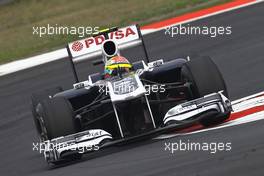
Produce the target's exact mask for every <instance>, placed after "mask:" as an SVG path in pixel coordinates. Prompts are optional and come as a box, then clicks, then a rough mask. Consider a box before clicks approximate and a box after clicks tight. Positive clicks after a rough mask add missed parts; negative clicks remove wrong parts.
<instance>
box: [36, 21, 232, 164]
mask: <svg viewBox="0 0 264 176" xmlns="http://www.w3.org/2000/svg"><path fill="white" fill-rule="evenodd" d="M138 45H140V46H142V48H143V51H144V53H145V56H146V59H145V60H144V61H143V60H141V61H137V62H135V63H132V64H130V63H129V62H125V63H123V61H120V60H118V59H116V60H115V61H116V62H115V64H112V65H111V63H112V61H113V58H120V57H119V56H121V55H120V50H121V49H123V48H127V47H131V46H138ZM67 51H68V54H69V61H70V62H71V66H72V69H73V74H74V77H75V80H76V82H75V83H74V84H73V88H72V89H70V90H66V91H63V90H62V88H60V87H55V88H50V89H48V90H44V91H40V92H37V93H34V94H33V95H32V112H33V116H34V122H35V125H36V128H37V132H38V134H39V137H40V140H41V142H42V143H43V144H44V145H45V151H44V156H45V159H46V161H47V162H48V163H55V164H56V163H58V161H62V160H65V159H69V158H70V159H72V158H75V157H76V156H78V157H79V156H81V155H82V154H83V153H87V152H93V151H97V150H99V151H100V150H103V149H104V148H106V147H108V146H113V145H116V144H120V143H126V142H128V141H131V140H133V139H142V138H144V139H145V138H146V137H147V138H150V137H153V136H155V135H159V134H163V133H168V132H171V131H176V130H177V129H182V128H185V127H188V126H190V125H193V124H194V123H200V124H202V125H203V126H205V127H208V126H212V125H217V124H219V123H222V122H224V121H225V120H226V119H228V118H229V116H230V113H231V111H232V107H231V103H230V101H229V99H228V92H227V89H226V85H225V82H224V80H223V78H222V75H221V73H220V72H219V70H218V68H217V66H216V65H215V64H214V62H213V61H212V59H211V58H210V57H207V56H204V57H196V58H177V59H174V60H171V61H168V62H164V61H163V60H162V59H161V60H156V61H152V62H150V61H149V60H148V59H149V57H148V53H147V50H146V47H145V44H144V40H143V37H142V35H141V31H140V29H139V26H138V25H132V26H128V27H125V28H110V29H106V30H103V31H100V32H98V33H97V34H94V35H93V36H92V37H90V38H86V39H83V40H79V41H75V42H73V43H70V44H68V45H67ZM96 55H101V56H102V59H101V60H99V61H95V62H94V64H101V63H102V64H105V67H109V68H112V70H111V71H112V74H111V75H110V76H106V75H107V73H106V72H104V73H95V74H92V75H89V76H88V80H85V81H79V79H78V75H77V72H76V69H75V64H74V63H76V62H81V61H82V60H85V59H89V58H92V57H93V56H96ZM109 62H111V63H110V64H109ZM123 66H126V67H123Z"/></svg>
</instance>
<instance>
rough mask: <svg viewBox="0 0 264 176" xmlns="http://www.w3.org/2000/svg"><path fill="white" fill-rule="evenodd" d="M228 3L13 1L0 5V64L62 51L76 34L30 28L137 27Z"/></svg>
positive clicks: (177, 0)
mask: <svg viewBox="0 0 264 176" xmlns="http://www.w3.org/2000/svg"><path fill="white" fill-rule="evenodd" d="M227 1H230V0H75V1H73V0H16V1H14V2H13V3H10V4H8V5H2V6H0V24H1V25H0V48H1V49H0V64H1V63H6V62H10V61H13V60H17V59H21V58H24V57H29V56H32V55H36V54H40V53H43V52H47V51H52V50H55V49H58V48H62V47H63V46H65V44H66V43H68V42H69V41H73V40H76V39H78V35H53V36H48V35H46V36H43V37H39V36H38V35H33V34H32V33H33V29H32V28H33V26H47V24H50V25H54V26H55V25H56V24H57V25H58V26H77V27H78V26H92V27H95V26H99V27H100V29H102V28H104V27H111V26H125V25H128V24H131V23H139V24H140V25H143V24H148V23H151V22H154V21H158V20H161V19H165V18H168V17H172V16H176V15H180V14H183V13H185V12H187V11H194V10H198V9H201V8H205V7H209V6H213V5H216V4H220V3H224V2H227Z"/></svg>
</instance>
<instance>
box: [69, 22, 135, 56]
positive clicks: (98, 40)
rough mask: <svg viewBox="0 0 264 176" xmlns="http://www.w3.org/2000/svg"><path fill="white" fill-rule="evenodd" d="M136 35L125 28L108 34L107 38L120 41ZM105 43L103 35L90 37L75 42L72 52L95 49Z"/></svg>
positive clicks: (130, 29) (131, 29)
mask: <svg viewBox="0 0 264 176" xmlns="http://www.w3.org/2000/svg"><path fill="white" fill-rule="evenodd" d="M136 34H137V33H136V32H135V31H134V30H133V28H131V27H127V28H124V29H119V30H117V31H114V32H111V33H109V34H108V38H109V39H112V40H122V39H125V38H128V37H133V36H135V35H136ZM104 41H105V37H104V36H103V35H99V36H96V37H90V38H87V39H84V40H80V41H76V42H74V43H73V44H72V47H71V48H72V50H73V51H75V52H78V51H81V50H83V49H84V48H85V49H89V48H96V47H98V46H99V45H101V44H102V43H103V42H104Z"/></svg>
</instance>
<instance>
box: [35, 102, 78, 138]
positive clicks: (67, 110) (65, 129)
mask: <svg viewBox="0 0 264 176" xmlns="http://www.w3.org/2000/svg"><path fill="white" fill-rule="evenodd" d="M40 117H41V118H42V119H43V123H44V124H43V126H44V127H45V134H46V137H47V139H49V140H51V139H53V138H57V137H60V136H66V135H69V134H73V133H76V132H77V131H78V130H77V125H76V122H75V120H74V112H73V110H72V107H71V104H70V102H69V101H68V100H67V99H65V98H63V97H54V98H52V99H46V100H44V101H43V102H41V103H40Z"/></svg>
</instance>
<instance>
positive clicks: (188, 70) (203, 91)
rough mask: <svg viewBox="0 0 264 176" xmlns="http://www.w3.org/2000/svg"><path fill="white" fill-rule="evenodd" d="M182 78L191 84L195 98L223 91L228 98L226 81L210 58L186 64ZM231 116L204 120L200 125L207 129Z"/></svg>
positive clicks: (194, 60)
mask: <svg viewBox="0 0 264 176" xmlns="http://www.w3.org/2000/svg"><path fill="white" fill-rule="evenodd" d="M182 76H183V79H185V81H188V82H191V83H192V85H191V91H192V95H193V98H194V99H196V98H200V97H203V96H205V95H208V94H211V93H215V92H219V91H221V90H223V91H224V92H223V94H224V95H225V96H226V97H227V98H229V97H228V92H227V88H226V84H225V81H224V79H223V77H222V75H221V73H220V71H219V70H218V68H217V66H216V64H215V63H214V62H213V61H212V59H211V58H210V57H208V56H204V57H198V58H194V59H192V60H191V61H189V62H186V63H185V64H184V66H183V67H182ZM229 116H230V112H229V113H226V114H221V115H220V116H213V117H206V118H203V119H202V120H201V121H200V123H201V124H202V125H203V126H205V127H207V126H212V125H217V124H219V123H222V122H224V121H225V120H226V119H228V118H229Z"/></svg>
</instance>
